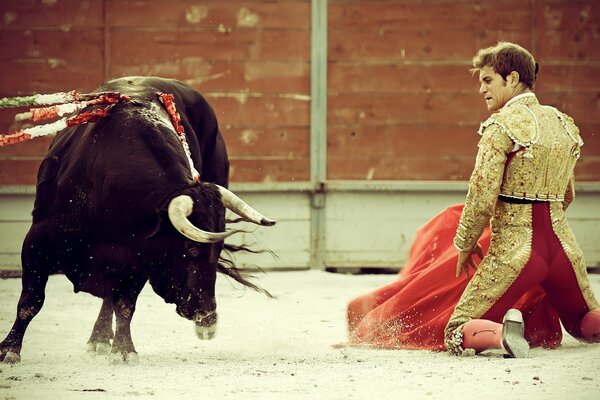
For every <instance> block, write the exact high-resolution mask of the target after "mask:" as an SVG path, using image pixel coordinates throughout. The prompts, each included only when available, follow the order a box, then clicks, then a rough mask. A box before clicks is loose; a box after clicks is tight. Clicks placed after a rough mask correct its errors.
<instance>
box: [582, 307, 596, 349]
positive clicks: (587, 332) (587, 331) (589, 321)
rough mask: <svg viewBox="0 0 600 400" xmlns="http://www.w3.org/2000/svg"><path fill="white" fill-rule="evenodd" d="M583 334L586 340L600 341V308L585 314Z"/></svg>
mask: <svg viewBox="0 0 600 400" xmlns="http://www.w3.org/2000/svg"><path fill="white" fill-rule="evenodd" d="M581 334H582V335H583V337H584V338H585V339H586V340H589V341H591V342H600V308H594V309H593V310H591V311H588V312H587V313H586V314H585V315H584V316H583V318H582V319H581Z"/></svg>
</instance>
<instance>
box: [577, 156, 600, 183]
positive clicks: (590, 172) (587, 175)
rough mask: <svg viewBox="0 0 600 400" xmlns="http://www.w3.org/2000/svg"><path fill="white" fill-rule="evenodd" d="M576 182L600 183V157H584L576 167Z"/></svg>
mask: <svg viewBox="0 0 600 400" xmlns="http://www.w3.org/2000/svg"><path fill="white" fill-rule="evenodd" d="M575 180H576V181H581V182H586V181H591V182H598V181H600V157H599V156H582V157H581V158H580V159H579V161H578V162H577V165H576V166H575Z"/></svg>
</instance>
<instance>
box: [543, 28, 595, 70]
mask: <svg viewBox="0 0 600 400" xmlns="http://www.w3.org/2000/svg"><path fill="white" fill-rule="evenodd" d="M536 57H538V58H539V59H540V60H544V59H549V60H561V61H565V62H572V61H598V60H600V46H599V45H598V28H586V29H583V30H572V29H568V30H567V29H565V30H548V31H542V32H540V33H539V37H538V44H537V45H536Z"/></svg>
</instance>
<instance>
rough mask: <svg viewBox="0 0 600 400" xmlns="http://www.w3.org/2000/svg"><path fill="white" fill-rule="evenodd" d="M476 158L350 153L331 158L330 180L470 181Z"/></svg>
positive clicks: (328, 164) (449, 155) (328, 161)
mask: <svg viewBox="0 0 600 400" xmlns="http://www.w3.org/2000/svg"><path fill="white" fill-rule="evenodd" d="M474 164H475V156H457V155H451V154H448V155H445V156H441V157H433V156H412V155H410V154H407V155H401V156H398V155H395V156H394V155H385V156H379V155H377V154H372V153H366V152H364V151H363V152H362V155H361V153H359V152H348V153H346V154H345V155H344V156H330V157H329V158H328V160H327V178H328V179H333V180H341V179H358V180H409V181H410V180H417V181H418V180H426V181H427V180H450V181H465V180H468V179H469V177H470V176H471V172H472V171H473V165H474Z"/></svg>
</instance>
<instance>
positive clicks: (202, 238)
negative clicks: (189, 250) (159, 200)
mask: <svg viewBox="0 0 600 400" xmlns="http://www.w3.org/2000/svg"><path fill="white" fill-rule="evenodd" d="M193 208H194V200H192V198H191V197H190V196H186V195H180V196H177V197H174V198H173V199H172V200H171V202H170V203H169V208H168V213H169V219H170V220H171V223H172V224H173V226H174V227H175V229H177V230H178V231H179V233H181V234H182V235H183V236H185V237H186V238H188V239H191V240H194V241H196V242H201V243H215V242H220V241H222V240H225V238H227V237H228V236H230V235H232V234H234V233H235V232H236V231H231V232H207V231H203V230H202V229H200V228H198V227H196V226H194V224H192V223H191V222H190V220H189V219H188V218H187V217H188V216H189V215H190V214H191V213H192V209H193Z"/></svg>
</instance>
